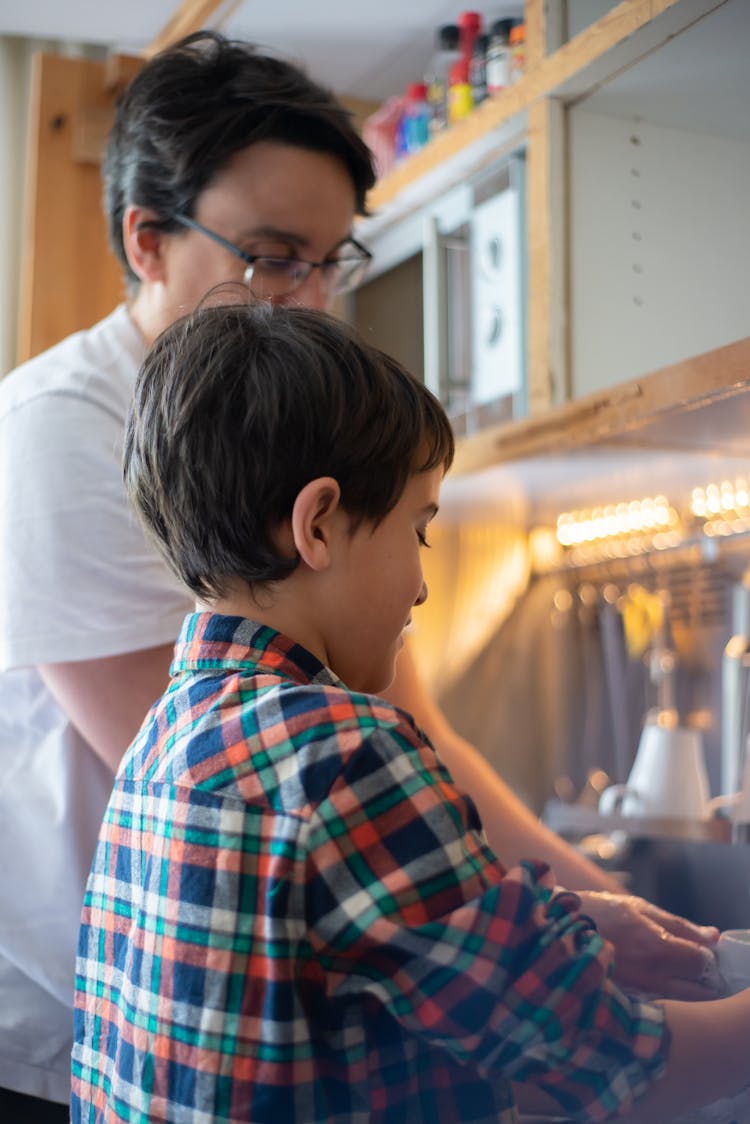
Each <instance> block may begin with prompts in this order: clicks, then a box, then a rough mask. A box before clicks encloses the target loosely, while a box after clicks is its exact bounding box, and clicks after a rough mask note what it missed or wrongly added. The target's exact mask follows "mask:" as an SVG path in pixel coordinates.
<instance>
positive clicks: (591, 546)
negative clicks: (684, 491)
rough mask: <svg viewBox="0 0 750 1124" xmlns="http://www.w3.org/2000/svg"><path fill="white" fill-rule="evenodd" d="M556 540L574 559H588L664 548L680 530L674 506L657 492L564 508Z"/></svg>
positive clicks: (677, 537)
mask: <svg viewBox="0 0 750 1124" xmlns="http://www.w3.org/2000/svg"><path fill="white" fill-rule="evenodd" d="M557 540H558V542H559V543H560V544H561V546H563V547H565V548H567V549H568V550H569V551H570V553H571V555H575V558H576V561H581V562H592V561H599V560H603V559H610V558H611V559H615V558H627V557H631V556H633V555H636V554H644V553H646V552H647V551H650V550H666V549H668V548H669V547H674V546H677V545H679V543H680V542H681V541H682V533H681V530H680V517H679V515H678V514H677V512H676V510H675V509H674V508H673V507H672V506H671V504H670V503H669V500H668V499H667V498H666V496H661V495H659V496H645V497H644V498H643V499H639V500H630V501H627V502H623V503H617V504H606V505H604V506H600V507H592V508H579V509H577V510H575V511H564V512H562V513H561V514H560V515H559V516H558V519H557Z"/></svg>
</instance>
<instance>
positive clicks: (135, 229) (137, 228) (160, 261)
mask: <svg viewBox="0 0 750 1124" xmlns="http://www.w3.org/2000/svg"><path fill="white" fill-rule="evenodd" d="M158 220H159V215H158V214H157V213H156V211H152V210H150V209H149V208H148V207H137V206H134V205H131V206H129V207H126V209H125V214H124V215H123V219H122V241H123V245H124V247H125V253H126V255H127V259H128V262H129V263H130V268H131V269H132V270H133V272H134V273H135V274H136V276H137V277H138V278H140V280H141V281H163V280H164V276H165V270H164V240H165V234H164V231H163V230H159V229H158V227H153V226H149V225H148V224H149V223H150V222H156V221H158Z"/></svg>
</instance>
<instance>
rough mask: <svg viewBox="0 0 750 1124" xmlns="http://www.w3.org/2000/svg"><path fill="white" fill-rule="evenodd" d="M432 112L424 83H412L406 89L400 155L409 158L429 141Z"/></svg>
mask: <svg viewBox="0 0 750 1124" xmlns="http://www.w3.org/2000/svg"><path fill="white" fill-rule="evenodd" d="M431 116H432V112H431V109H430V104H429V102H428V101H427V86H426V84H425V83H424V82H412V83H410V85H408V86H407V87H406V94H405V101H404V113H403V117H402V120H401V130H402V137H401V145H400V149H401V153H402V154H403V155H404V156H411V154H412V153H414V152H419V150H420V148H424V146H425V145H426V144H427V142H428V140H429V139H430V118H431Z"/></svg>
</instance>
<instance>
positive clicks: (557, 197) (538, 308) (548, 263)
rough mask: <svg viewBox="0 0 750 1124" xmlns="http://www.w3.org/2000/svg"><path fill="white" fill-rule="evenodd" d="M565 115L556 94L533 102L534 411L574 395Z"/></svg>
mask: <svg viewBox="0 0 750 1124" xmlns="http://www.w3.org/2000/svg"><path fill="white" fill-rule="evenodd" d="M566 118H567V115H566V113H565V110H564V108H563V106H562V104H561V103H560V102H559V101H557V100H555V99H554V98H544V99H542V100H540V101H538V102H534V103H533V104H532V105H531V106H530V107H529V115H528V121H529V125H528V140H529V143H528V146H527V161H526V163H527V175H526V210H527V213H528V214H529V215H530V216H531V220H530V221H529V222H528V223H527V232H528V234H527V238H528V242H527V293H526V298H527V299H526V307H527V310H528V311H527V346H526V355H527V364H526V368H527V394H528V411H529V414H530V415H531V416H532V417H533V416H536V415H537V414H539V413H543V412H544V411H546V410H548V409H549V408H550V406H553V405H557V404H559V403H560V402H563V401H565V400H566V399H567V398H568V397H569V386H568V363H567V358H568V339H567V323H566V321H565V311H564V310H566V309H567V308H568V296H567V292H566V273H567V270H566V252H567V237H566V231H567V221H568V220H567V210H568V208H567V200H566V196H567V190H566V188H567V171H566V160H565V153H566V147H567V146H566V144H565V126H566Z"/></svg>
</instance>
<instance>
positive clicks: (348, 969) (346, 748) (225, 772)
mask: <svg viewBox="0 0 750 1124" xmlns="http://www.w3.org/2000/svg"><path fill="white" fill-rule="evenodd" d="M577 906H578V899H577V898H576V897H575V895H573V894H557V895H555V894H554V893H553V880H552V876H551V874H550V872H549V871H548V870H547V868H546V867H545V866H543V865H542V864H535V863H528V864H526V863H524V864H523V865H522V866H521V867H519V868H518V869H516V870H513V871H510V872H508V873H506V872H505V871H504V870H503V868H502V867H501V865H500V864H499V862H498V861H497V859H496V858H495V856H494V855H493V854H492V852H491V851H490V849H489V848H488V847H487V846H486V844H485V842H484V839H483V835H482V831H481V825H480V823H479V820H478V817H477V814H476V811H475V809H474V806H473V804H472V803H471V801H470V800H468V799H466V798H465V797H464V796H462V795H461V794H460V793H459V792H458V791H457V789H456V788H455V787H454V785H453V782H452V780H451V778H450V775H449V774H448V773H447V771H446V770H445V769H444V768H443V767H442V766H441V764H440V763H439V761H438V759H437V757H436V755H435V752H434V751H433V749H432V748H431V746H430V745H429V743H428V742H427V741H426V739H425V738H424V736H423V735H421V734H420V732H419V731H418V730H417V728H416V727H415V726H414V724H413V722H412V721H411V719H410V718H409V716H408V715H406V714H404V713H403V712H402V711H399V710H397V709H395V708H394V707H392V706H390V705H389V704H388V703H386V702H384V701H383V700H382V699H378V698H375V697H371V696H367V695H360V694H354V693H352V692H350V691H348V690H347V689H346V687H345V686H344V685H343V684H342V683H341V682H340V680H338V679H337V678H336V677H335V676H334V675H333V674H332V673H331V672H330V671H329V670H328V669H327V668H325V667H324V666H323V665H322V664H321V663H320V662H319V661H318V660H317V659H315V658H314V656H312V655H311V653H309V652H308V651H306V650H305V649H303V648H301V647H299V646H298V645H295V644H294V643H293V642H292V641H290V640H288V639H287V638H285V637H283V636H282V635H280V634H279V633H277V632H274V631H273V630H271V629H269V628H266V627H263V626H259V625H257V624H254V623H253V622H251V621H247V620H244V619H241V618H237V617H223V616H218V615H215V614H209V613H200V614H193V615H191V616H189V617H188V618H187V620H186V621H185V625H184V627H183V630H182V634H181V636H180V640H179V642H178V644H177V647H176V650H175V660H174V663H173V665H172V680H171V683H170V686H169V688H168V690H167V691H166V693H165V694H164V696H163V697H162V698H161V699H160V700H159V701H158V702H157V703H156V704H155V706H154V707H153V708H152V710H151V712H150V714H149V715H148V716H147V718H146V721H145V722H144V725H143V727H142V729H141V732H140V734H139V735H138V737H137V739H136V740H135V742H134V743H133V745H132V746H131V748H130V750H129V751H128V753H127V754H126V756H125V759H124V762H123V765H122V767H121V769H120V772H119V774H118V777H117V779H116V782H115V787H114V791H113V794H112V798H111V800H110V803H109V806H108V809H107V812H106V816H105V819H104V823H103V825H102V830H101V834H100V839H99V844H98V848H97V851H96V855H95V858H94V862H93V866H92V871H91V875H90V878H89V882H88V888H87V892H86V899H85V904H84V909H83V919H82V927H81V933H80V940H79V949H78V960H77V969H76V1012H75V1046H74V1051H73V1101H72V1110H73V1111H72V1119H73V1122H74V1124H94V1122H97V1124H115V1122H117V1124H119V1122H123V1124H124V1122H126V1121H127V1122H128V1124H146V1122H148V1124H155V1122H158V1121H170V1122H171V1121H173V1122H175V1124H177V1122H188V1121H189V1122H190V1124H209V1122H214V1121H232V1122H239V1121H242V1122H243V1124H247V1122H257V1124H263V1122H266V1121H268V1122H272V1124H321V1122H337V1124H338V1122H340V1124H358V1122H360V1121H361V1122H364V1121H368V1122H382V1124H386V1122H393V1124H396V1122H398V1124H403V1122H404V1121H409V1124H417V1122H419V1121H429V1122H430V1124H440V1122H450V1124H458V1122H462V1124H463V1122H464V1121H474V1122H477V1124H478V1122H480V1121H483V1122H490V1121H491V1122H492V1124H498V1122H500V1121H511V1120H515V1119H516V1116H515V1110H514V1109H513V1106H512V1097H511V1093H510V1087H509V1080H510V1079H517V1080H524V1081H529V1082H532V1083H533V1084H535V1085H536V1086H537V1087H539V1088H541V1089H543V1090H545V1091H546V1092H548V1093H549V1094H551V1095H552V1096H553V1097H554V1098H555V1099H556V1100H557V1102H558V1103H559V1104H560V1106H561V1108H562V1109H563V1110H564V1111H566V1112H568V1113H570V1114H572V1115H574V1114H575V1113H577V1112H580V1111H585V1112H586V1113H587V1114H588V1119H591V1120H600V1119H605V1118H606V1117H607V1116H609V1115H610V1114H612V1113H613V1112H615V1111H616V1110H617V1109H618V1107H620V1106H623V1105H626V1104H629V1103H631V1101H632V1099H633V1097H634V1096H637V1095H638V1094H639V1093H641V1092H642V1091H644V1090H645V1088H646V1087H647V1086H648V1084H649V1082H650V1081H651V1080H652V1079H653V1078H654V1077H655V1076H656V1075H657V1074H658V1073H659V1072H660V1071H661V1068H662V1066H663V1062H664V1054H665V1048H666V1038H667V1032H666V1029H665V1026H664V1023H663V1015H662V1012H661V1010H660V1008H658V1007H655V1006H652V1005H649V1004H644V1003H639V1002H638V1001H636V1000H633V999H629V998H627V997H626V996H625V995H623V993H622V992H621V991H620V990H619V989H618V988H617V987H616V986H615V985H614V984H613V982H612V980H611V978H610V975H611V948H610V946H609V945H607V944H606V942H604V941H603V940H602V939H601V938H600V937H599V935H598V934H597V933H596V930H595V928H594V927H593V925H592V923H591V922H590V921H589V919H587V918H586V917H584V916H582V915H581V914H580V913H579V912H578V909H577Z"/></svg>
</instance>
